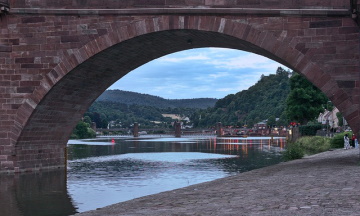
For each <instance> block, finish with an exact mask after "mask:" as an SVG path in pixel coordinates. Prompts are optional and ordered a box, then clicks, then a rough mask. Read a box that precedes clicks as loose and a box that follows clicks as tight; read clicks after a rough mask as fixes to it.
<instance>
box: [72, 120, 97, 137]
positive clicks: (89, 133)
mask: <svg viewBox="0 0 360 216" xmlns="http://www.w3.org/2000/svg"><path fill="white" fill-rule="evenodd" d="M95 136H96V134H95V131H93V130H92V129H91V128H90V125H89V124H88V123H85V122H83V121H79V122H78V123H77V125H76V127H75V129H74V131H73V134H72V135H71V137H72V138H79V139H85V138H93V137H95Z"/></svg>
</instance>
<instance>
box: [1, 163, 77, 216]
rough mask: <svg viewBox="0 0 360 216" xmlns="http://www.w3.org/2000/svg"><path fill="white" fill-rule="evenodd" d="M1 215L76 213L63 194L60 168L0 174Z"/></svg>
mask: <svg viewBox="0 0 360 216" xmlns="http://www.w3.org/2000/svg"><path fill="white" fill-rule="evenodd" d="M0 206H1V210H0V212H1V214H0V215H4V216H5V215H6V216H28V215H29V216H34V215H36V216H45V215H46V216H49V215H53V216H64V215H71V214H74V213H76V209H75V207H74V206H73V204H72V200H71V198H70V196H69V195H68V193H67V188H66V175H65V171H64V170H57V171H49V172H41V173H27V174H19V175H0Z"/></svg>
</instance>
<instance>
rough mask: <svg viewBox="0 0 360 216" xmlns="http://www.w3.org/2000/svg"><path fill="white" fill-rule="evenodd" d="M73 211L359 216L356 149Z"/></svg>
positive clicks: (88, 215)
mask: <svg viewBox="0 0 360 216" xmlns="http://www.w3.org/2000/svg"><path fill="white" fill-rule="evenodd" d="M99 199H101V198H99ZM77 215H78V216H95V215H96V216H100V215H101V216H105V215H106V216H114V215H129V216H130V215H146V216H148V215H154V216H155V215H156V216H160V215H191V216H194V215H206V216H208V215H221V216H223V215H224V216H225V215H276V216H278V215H291V216H292V215H316V216H318V215H324V216H325V215H326V216H330V215H334V216H335V215H336V216H340V215H359V216H360V160H359V150H358V149H351V150H342V149H339V150H334V151H328V152H324V153H321V154H317V155H313V156H309V157H306V158H304V159H300V160H295V161H290V162H286V163H280V164H278V165H274V166H270V167H265V168H261V169H257V170H253V171H249V172H245V173H241V174H238V175H236V176H232V177H227V178H223V179H218V180H215V181H211V182H206V183H202V184H198V185H193V186H189V187H186V188H182V189H177V190H173V191H168V192H163V193H159V194H155V195H150V196H146V197H141V198H138V199H134V200H130V201H127V202H123V203H118V204H114V205H111V206H107V207H104V208H101V209H98V210H94V211H89V212H84V213H80V214H77Z"/></svg>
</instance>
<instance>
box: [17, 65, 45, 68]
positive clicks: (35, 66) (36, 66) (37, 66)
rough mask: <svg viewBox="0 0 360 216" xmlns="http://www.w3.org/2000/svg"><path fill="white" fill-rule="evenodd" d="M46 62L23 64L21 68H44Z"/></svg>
mask: <svg viewBox="0 0 360 216" xmlns="http://www.w3.org/2000/svg"><path fill="white" fill-rule="evenodd" d="M43 67H44V64H21V68H43Z"/></svg>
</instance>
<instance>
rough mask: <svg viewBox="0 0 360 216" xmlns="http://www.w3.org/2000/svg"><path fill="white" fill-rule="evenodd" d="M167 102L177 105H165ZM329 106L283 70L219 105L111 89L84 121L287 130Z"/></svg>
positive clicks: (104, 125)
mask: <svg viewBox="0 0 360 216" xmlns="http://www.w3.org/2000/svg"><path fill="white" fill-rule="evenodd" d="M124 95H125V96H124ZM120 101H121V102H120ZM161 101H162V102H161ZM164 101H168V102H169V101H172V102H171V103H167V104H166V105H164V103H163V102H164ZM123 102H125V103H123ZM328 102H329V101H328V99H327V97H326V96H325V95H324V94H323V93H322V92H321V91H320V90H319V89H317V88H316V87H315V86H314V85H312V84H311V83H310V82H309V81H308V80H306V78H304V77H303V76H302V75H299V74H297V73H294V72H291V71H287V70H284V69H283V68H281V67H279V68H278V69H277V70H276V73H275V74H270V75H268V76H264V75H262V76H261V77H260V80H259V81H258V82H257V83H256V84H255V85H253V86H251V87H250V88H249V89H247V90H243V91H240V92H238V93H236V94H229V95H227V96H226V97H224V98H222V99H219V100H216V99H188V100H166V99H163V98H160V97H157V96H151V95H146V94H139V93H134V92H126V91H121V90H108V91H105V92H104V94H103V95H102V96H100V97H99V99H98V100H96V101H95V102H94V103H93V104H92V105H91V106H90V107H89V109H88V111H87V112H86V113H85V115H84V116H85V117H87V119H88V120H89V121H91V122H95V123H96V126H97V127H98V128H107V127H108V126H109V124H110V122H112V123H115V126H116V127H122V128H129V127H131V126H132V124H133V123H134V122H138V123H139V124H140V125H141V127H144V128H146V127H148V128H153V127H171V122H173V121H174V120H173V119H171V118H169V117H164V116H163V115H162V114H178V115H180V116H183V117H185V116H187V117H189V118H190V121H191V123H192V124H193V126H194V127H195V128H209V127H213V126H214V125H215V124H216V123H217V122H222V124H223V125H229V126H235V127H243V126H245V127H249V128H251V127H252V126H253V125H254V124H256V123H258V122H261V121H264V120H266V121H267V123H268V125H273V126H274V125H277V126H288V125H289V124H290V122H297V123H300V124H307V123H308V122H309V121H313V120H314V119H315V118H316V117H317V116H318V115H319V113H320V112H323V111H324V108H328V107H329V103H328ZM211 103H213V105H211ZM164 106H167V107H164ZM330 106H332V105H331V103H330ZM199 107H202V108H199Z"/></svg>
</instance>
